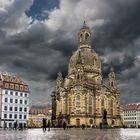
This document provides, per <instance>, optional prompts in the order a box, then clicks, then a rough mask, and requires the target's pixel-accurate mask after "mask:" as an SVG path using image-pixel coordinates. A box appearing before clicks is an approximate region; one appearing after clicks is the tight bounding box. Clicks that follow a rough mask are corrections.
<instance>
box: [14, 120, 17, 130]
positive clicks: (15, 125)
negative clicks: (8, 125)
mask: <svg viewBox="0 0 140 140" xmlns="http://www.w3.org/2000/svg"><path fill="white" fill-rule="evenodd" d="M14 129H15V130H16V129H17V121H16V122H14Z"/></svg>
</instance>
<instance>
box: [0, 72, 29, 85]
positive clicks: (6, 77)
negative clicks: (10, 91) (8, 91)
mask: <svg viewBox="0 0 140 140" xmlns="http://www.w3.org/2000/svg"><path fill="white" fill-rule="evenodd" d="M0 80H2V81H5V82H11V83H17V84H22V85H27V84H26V83H25V82H23V80H22V79H21V78H20V77H19V76H16V75H14V74H10V73H0Z"/></svg>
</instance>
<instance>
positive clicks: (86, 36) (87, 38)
mask: <svg viewBox="0 0 140 140" xmlns="http://www.w3.org/2000/svg"><path fill="white" fill-rule="evenodd" d="M85 39H86V41H88V40H89V34H88V33H86V34H85Z"/></svg>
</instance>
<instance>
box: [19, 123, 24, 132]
mask: <svg viewBox="0 0 140 140" xmlns="http://www.w3.org/2000/svg"><path fill="white" fill-rule="evenodd" d="M19 130H21V131H23V124H22V123H19Z"/></svg>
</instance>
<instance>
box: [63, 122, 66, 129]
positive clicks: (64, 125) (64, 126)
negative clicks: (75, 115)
mask: <svg viewBox="0 0 140 140" xmlns="http://www.w3.org/2000/svg"><path fill="white" fill-rule="evenodd" d="M66 127H67V124H66V122H63V128H64V130H65V129H66Z"/></svg>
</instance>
